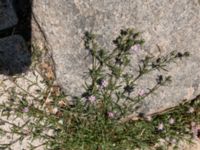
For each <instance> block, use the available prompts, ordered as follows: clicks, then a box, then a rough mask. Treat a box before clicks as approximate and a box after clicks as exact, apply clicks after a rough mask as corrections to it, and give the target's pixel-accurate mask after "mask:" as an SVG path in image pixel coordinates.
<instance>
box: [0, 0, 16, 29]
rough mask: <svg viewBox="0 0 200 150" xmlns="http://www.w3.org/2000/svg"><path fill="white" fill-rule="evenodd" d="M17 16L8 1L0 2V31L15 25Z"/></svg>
mask: <svg viewBox="0 0 200 150" xmlns="http://www.w3.org/2000/svg"><path fill="white" fill-rule="evenodd" d="M17 21H18V19H17V16H16V14H15V11H14V9H13V7H12V4H11V1H10V0H0V30H3V29H6V28H9V27H12V26H14V25H16V24H17Z"/></svg>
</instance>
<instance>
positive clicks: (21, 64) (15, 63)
mask: <svg viewBox="0 0 200 150" xmlns="http://www.w3.org/2000/svg"><path fill="white" fill-rule="evenodd" d="M30 64H31V55H30V52H29V51H28V50H27V47H26V46H25V41H24V39H23V38H22V37H21V36H19V35H13V36H10V37H6V38H2V39H0V74H7V75H14V74H18V73H22V72H24V71H25V70H26V68H27V67H28V66H29V65H30Z"/></svg>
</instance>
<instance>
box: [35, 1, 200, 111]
mask: <svg viewBox="0 0 200 150" xmlns="http://www.w3.org/2000/svg"><path fill="white" fill-rule="evenodd" d="M33 13H34V16H35V18H36V20H37V22H38V23H39V24H40V26H41V29H42V30H43V32H44V34H45V37H46V40H47V43H46V44H47V46H48V47H49V49H50V50H51V52H52V55H53V59H54V61H55V65H56V66H55V67H56V76H57V81H58V82H59V84H60V85H61V86H62V87H63V88H64V90H65V92H66V93H67V94H72V95H80V94H81V93H82V91H83V88H82V85H83V84H84V80H85V74H84V72H86V71H87V68H88V67H89V65H90V60H89V59H85V57H86V55H87V52H86V51H85V50H84V46H83V39H82V38H83V33H84V32H85V31H88V30H89V31H93V32H94V33H96V34H98V35H99V36H98V41H99V43H101V44H103V46H106V47H112V40H113V39H114V38H115V37H116V36H117V35H118V33H119V31H120V29H123V28H129V27H131V28H135V29H136V30H137V31H141V32H142V37H143V38H144V39H145V40H146V43H145V45H144V47H143V50H142V52H141V55H140V54H139V56H138V55H136V54H135V55H133V56H132V57H133V62H132V72H133V73H134V72H136V71H137V70H138V68H137V65H136V64H137V62H138V61H139V60H140V56H141V57H142V56H143V53H144V54H145V53H151V54H153V55H154V56H158V55H159V54H161V55H164V54H167V53H169V52H170V51H172V50H178V51H180V52H185V51H189V52H190V53H191V57H190V58H188V59H187V60H182V61H179V62H178V63H177V64H170V65H169V67H168V70H169V72H167V73H165V74H168V75H171V76H172V80H173V82H172V83H171V84H170V85H169V86H167V87H163V88H161V89H159V90H158V91H157V94H156V95H152V96H150V97H147V98H146V99H145V101H144V103H143V104H142V106H141V109H140V110H141V111H142V112H144V113H153V112H156V111H160V110H163V109H166V108H169V107H173V106H175V105H177V104H178V103H180V102H182V101H183V100H184V99H187V100H190V99H193V98H195V97H196V96H197V95H199V94H200V4H199V1H198V0H163V1H161V0H143V1H141V0H56V1H52V0H45V1H41V0H34V1H33ZM156 45H158V46H159V47H160V48H161V52H159V51H158V49H157V46H156ZM156 74H159V73H158V72H154V73H152V74H150V75H148V76H147V77H144V78H143V79H141V80H140V81H138V84H139V85H141V86H140V88H142V89H144V90H146V89H147V88H150V87H152V86H153V84H154V83H155V75H156Z"/></svg>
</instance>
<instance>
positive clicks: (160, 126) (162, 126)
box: [157, 123, 164, 131]
mask: <svg viewBox="0 0 200 150" xmlns="http://www.w3.org/2000/svg"><path fill="white" fill-rule="evenodd" d="M157 129H158V130H159V131H162V130H163V129H164V124H163V123H160V124H159V125H158V127H157Z"/></svg>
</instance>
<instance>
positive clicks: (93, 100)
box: [88, 95, 96, 103]
mask: <svg viewBox="0 0 200 150" xmlns="http://www.w3.org/2000/svg"><path fill="white" fill-rule="evenodd" d="M88 100H89V101H90V102H91V103H94V102H95V101H96V97H95V96H93V95H91V96H89V97H88Z"/></svg>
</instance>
